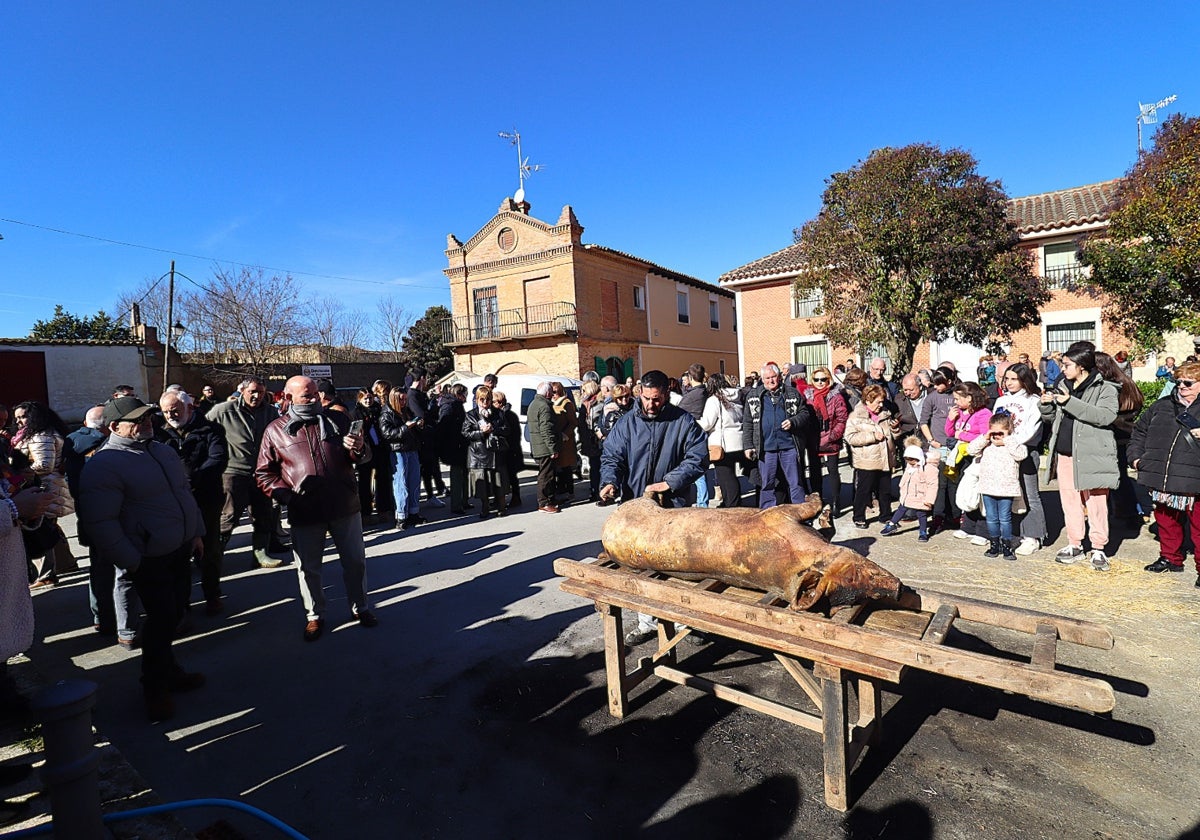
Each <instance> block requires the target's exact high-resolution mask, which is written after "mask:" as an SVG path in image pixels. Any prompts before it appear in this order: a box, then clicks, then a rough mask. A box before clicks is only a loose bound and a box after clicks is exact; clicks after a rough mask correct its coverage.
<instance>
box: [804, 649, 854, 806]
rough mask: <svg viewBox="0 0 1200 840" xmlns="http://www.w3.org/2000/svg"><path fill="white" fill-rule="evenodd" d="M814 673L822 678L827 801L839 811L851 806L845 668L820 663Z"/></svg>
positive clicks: (827, 803) (822, 718) (822, 720)
mask: <svg viewBox="0 0 1200 840" xmlns="http://www.w3.org/2000/svg"><path fill="white" fill-rule="evenodd" d="M813 675H814V676H816V677H817V678H818V679H819V680H821V701H822V702H821V722H822V741H823V749H822V752H823V753H824V759H825V804H826V805H828V806H829V807H830V808H835V809H837V810H838V811H845V810H846V809H847V807H849V797H848V796H847V787H848V782H849V774H850V768H849V767H848V766H847V761H846V739H847V733H848V731H849V730H848V729H847V724H848V723H849V711H848V709H847V707H846V681H845V679H844V677H843V675H842V669H841V668H834V667H833V666H830V665H822V664H820V663H818V664H817V665H816V666H815V667H814V668H813Z"/></svg>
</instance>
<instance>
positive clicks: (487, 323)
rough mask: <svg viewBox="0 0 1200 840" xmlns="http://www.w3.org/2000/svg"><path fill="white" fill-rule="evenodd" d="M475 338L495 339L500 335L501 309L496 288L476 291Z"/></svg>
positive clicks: (489, 287) (488, 287)
mask: <svg viewBox="0 0 1200 840" xmlns="http://www.w3.org/2000/svg"><path fill="white" fill-rule="evenodd" d="M474 297H475V338H494V337H495V336H497V335H499V333H500V309H499V307H498V306H497V304H496V287H495V286H487V287H486V288H483V289H476V290H475V295H474Z"/></svg>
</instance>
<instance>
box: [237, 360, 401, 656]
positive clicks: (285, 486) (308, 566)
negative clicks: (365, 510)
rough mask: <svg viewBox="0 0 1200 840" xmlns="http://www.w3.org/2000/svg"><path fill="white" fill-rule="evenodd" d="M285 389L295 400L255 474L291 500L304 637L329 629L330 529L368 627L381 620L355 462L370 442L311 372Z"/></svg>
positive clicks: (274, 427)
mask: <svg viewBox="0 0 1200 840" xmlns="http://www.w3.org/2000/svg"><path fill="white" fill-rule="evenodd" d="M284 392H285V393H286V394H287V396H288V397H290V406H289V408H288V411H287V413H286V414H284V415H283V416H282V417H280V418H279V419H278V420H276V421H275V422H273V423H272V424H271V425H270V426H268V427H267V430H266V432H265V433H263V441H262V448H261V450H260V451H259V454H258V466H257V468H256V469H255V471H254V478H255V480H256V481H257V482H258V486H259V487H260V488H261V489H262V492H263V493H266V494H267V495H268V496H270V497H271V498H272V499H274V500H275V501H277V502H279V503H280V504H284V505H287V506H288V521H289V522H290V523H291V526H292V546H293V548H294V549H295V551H296V558H297V561H298V563H297V569H298V572H299V577H300V598H301V600H302V601H303V602H304V610H305V613H306V615H307V618H308V623H307V624H305V626H304V640H305V641H306V642H315V641H316V640H317V639H319V638H320V637H321V631H322V630H323V629H324V619H323V618H322V613H323V612H324V609H325V589H324V587H323V586H322V585H321V558H322V556H323V555H324V553H325V535H326V534H329V536H331V537H332V538H333V544H334V546H335V547H336V548H337V552H338V558H339V559H340V560H341V563H342V579H343V580H344V581H345V583H346V598H347V600H349V601H350V609H351V610H352V611H353V613H354V618H355V619H356V620H357V621H358V623H359V624H361V625H362V626H363V627H374V626H375V625H376V624H378V623H379V622H378V621H377V620H376V618H375V616H374V615H373V614H372V613H371V611H370V609H369V608H368V605H367V594H366V564H367V552H366V548H365V546H364V545H363V534H362V508H361V507H360V504H359V499H358V481H357V479H356V478H355V475H354V465H355V464H361V463H365V462H366V461H368V460H369V459H370V457H371V450H370V449H369V448H368V447H367V446H366V445H365V442H366V441H365V438H364V437H363V436H362V435H361V434H353V435H352V434H350V433H349V428H350V420H349V418H348V417H347V416H346V415H345V414H343V413H342V412H340V411H325V410H324V409H323V408H322V407H321V397H320V395H319V394H318V393H317V383H315V382H313V380H311V379H309V378H308V377H307V376H293V377H292V378H291V379H289V380H288V381H287V384H286V385H285V386H284Z"/></svg>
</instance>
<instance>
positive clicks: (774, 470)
mask: <svg viewBox="0 0 1200 840" xmlns="http://www.w3.org/2000/svg"><path fill="white" fill-rule="evenodd" d="M781 472H782V473H783V479H784V481H785V482H787V493H788V500H789V501H790V502H791V503H792V504H794V505H798V504H800V503H801V502H803V501H804V488H803V487H802V486H801V484H800V462H799V460H798V459H797V457H796V450H795V449H794V448H792V449H781V450H779V451H778V452H764V453H762V462H761V463H760V465H759V474H760V475H761V477H762V490H761V492H760V493H759V497H758V506H759V508H760V509H765V508H769V507H775V502H776V499H775V485H776V482H778V480H779V473H781Z"/></svg>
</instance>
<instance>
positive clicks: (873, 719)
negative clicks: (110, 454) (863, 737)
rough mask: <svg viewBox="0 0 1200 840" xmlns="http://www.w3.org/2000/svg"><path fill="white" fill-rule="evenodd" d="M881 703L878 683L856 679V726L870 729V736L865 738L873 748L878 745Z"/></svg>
mask: <svg viewBox="0 0 1200 840" xmlns="http://www.w3.org/2000/svg"><path fill="white" fill-rule="evenodd" d="M881 701H882V693H881V692H880V690H879V683H878V682H876V681H875V680H868V679H863V678H862V677H860V678H859V679H858V725H859V726H860V727H862V728H863V729H866V728H867V727H870V733H871V734H870V736H869V737H868V738H867V743H868V744H870V745H871V746H873V747H874V746H878V745H879V713H880V711H881V708H880V704H881Z"/></svg>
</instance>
